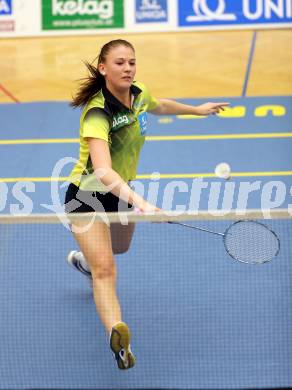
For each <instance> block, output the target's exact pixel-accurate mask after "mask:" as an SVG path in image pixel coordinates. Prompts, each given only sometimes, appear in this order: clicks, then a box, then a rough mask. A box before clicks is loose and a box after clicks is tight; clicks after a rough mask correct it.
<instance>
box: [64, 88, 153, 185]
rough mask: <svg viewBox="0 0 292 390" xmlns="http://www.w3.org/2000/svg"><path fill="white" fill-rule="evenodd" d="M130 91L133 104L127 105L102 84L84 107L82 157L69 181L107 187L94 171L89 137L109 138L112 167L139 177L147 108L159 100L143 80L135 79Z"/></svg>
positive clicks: (123, 174)
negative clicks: (151, 93) (139, 162)
mask: <svg viewBox="0 0 292 390" xmlns="http://www.w3.org/2000/svg"><path fill="white" fill-rule="evenodd" d="M130 91H131V95H132V105H131V108H128V107H126V106H124V105H123V104H122V103H121V102H120V101H119V100H118V99H117V98H116V97H115V96H114V95H112V94H111V92H110V91H109V90H108V89H107V88H106V87H103V88H102V89H101V90H100V91H99V92H98V93H97V94H96V95H95V96H94V97H93V98H92V99H91V100H90V101H89V102H88V103H87V104H86V106H85V107H84V109H83V112H82V114H81V118H80V150H79V161H78V162H77V163H76V164H75V166H74V168H73V170H72V172H71V174H70V177H69V181H70V182H72V183H74V184H75V185H76V186H78V187H79V188H80V189H81V190H84V191H104V190H105V187H104V186H103V185H102V184H101V182H100V181H99V180H98V179H97V178H96V176H95V174H94V168H93V166H92V162H91V158H90V154H89V145H88V142H87V139H88V138H98V139H102V140H104V141H106V142H108V144H109V150H110V155H111V160H112V168H113V169H114V170H115V171H116V172H117V173H118V174H119V175H120V176H121V177H122V179H123V180H124V181H125V182H128V181H130V180H133V179H135V177H136V174H137V166H138V160H139V156H140V152H141V148H142V146H143V144H144V142H145V135H146V127H147V111H150V110H153V109H155V108H156V107H157V105H158V101H157V100H156V99H155V98H154V97H152V96H151V95H150V93H149V91H148V90H147V88H146V87H145V85H143V84H142V83H140V82H134V83H133V84H132V85H131V88H130Z"/></svg>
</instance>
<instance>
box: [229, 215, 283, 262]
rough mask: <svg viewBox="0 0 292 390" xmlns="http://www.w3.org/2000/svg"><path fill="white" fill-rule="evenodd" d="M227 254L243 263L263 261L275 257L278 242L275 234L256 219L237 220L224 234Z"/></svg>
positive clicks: (278, 245)
mask: <svg viewBox="0 0 292 390" xmlns="http://www.w3.org/2000/svg"><path fill="white" fill-rule="evenodd" d="M224 245H225V249H226V251H227V252H228V254H229V255H230V256H231V257H233V258H234V259H236V260H239V261H241V262H244V263H255V264H256V263H265V262H267V261H270V260H271V259H272V258H273V257H275V256H276V255H277V253H278V251H279V248H280V244H279V239H278V237H277V236H276V234H275V233H274V232H273V231H271V230H270V229H269V228H267V227H266V226H265V225H263V224H261V223H259V222H256V221H238V222H235V223H234V224H232V225H231V226H230V227H229V228H228V229H227V231H226V233H225V236H224Z"/></svg>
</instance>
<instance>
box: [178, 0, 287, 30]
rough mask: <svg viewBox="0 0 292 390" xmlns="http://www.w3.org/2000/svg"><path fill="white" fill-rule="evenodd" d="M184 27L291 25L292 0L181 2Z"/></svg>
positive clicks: (180, 17) (180, 20) (181, 18)
mask: <svg viewBox="0 0 292 390" xmlns="http://www.w3.org/2000/svg"><path fill="white" fill-rule="evenodd" d="M178 23H179V26H181V27H202V26H204V27H205V26H210V27H211V26H228V25H230V26H240V25H242V26H244V25H247V24H250V25H255V24H259V25H263V24H291V27H292V0H236V1H234V0H178Z"/></svg>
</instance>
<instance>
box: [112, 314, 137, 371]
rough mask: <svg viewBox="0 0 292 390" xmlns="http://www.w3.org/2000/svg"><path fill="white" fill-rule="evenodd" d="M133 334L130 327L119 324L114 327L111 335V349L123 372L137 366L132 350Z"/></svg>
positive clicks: (122, 323)
mask: <svg viewBox="0 0 292 390" xmlns="http://www.w3.org/2000/svg"><path fill="white" fill-rule="evenodd" d="M130 340H131V332H130V329H129V328H128V325H127V324H125V323H124V322H119V323H117V324H116V325H114V326H113V328H112V331H111V335H110V347H111V350H112V351H113V354H114V357H115V359H116V361H117V364H118V367H119V368H120V369H121V370H127V369H129V368H131V367H133V366H134V365H135V356H134V355H133V353H132V351H131V348H130Z"/></svg>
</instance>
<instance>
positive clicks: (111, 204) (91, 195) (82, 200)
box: [65, 183, 133, 213]
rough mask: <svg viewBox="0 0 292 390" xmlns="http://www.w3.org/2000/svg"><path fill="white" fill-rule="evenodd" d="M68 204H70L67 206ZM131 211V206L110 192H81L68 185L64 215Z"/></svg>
mask: <svg viewBox="0 0 292 390" xmlns="http://www.w3.org/2000/svg"><path fill="white" fill-rule="evenodd" d="M69 202H70V204H69ZM104 211H105V212H117V211H133V206H132V205H131V204H129V203H126V202H124V201H123V200H121V199H119V198H118V197H117V196H115V195H114V194H112V193H111V192H107V193H102V192H98V191H93V192H92V191H82V190H80V189H79V187H77V186H76V185H75V184H72V183H71V184H70V185H69V187H68V189H67V192H66V196H65V212H66V213H92V212H104Z"/></svg>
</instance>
